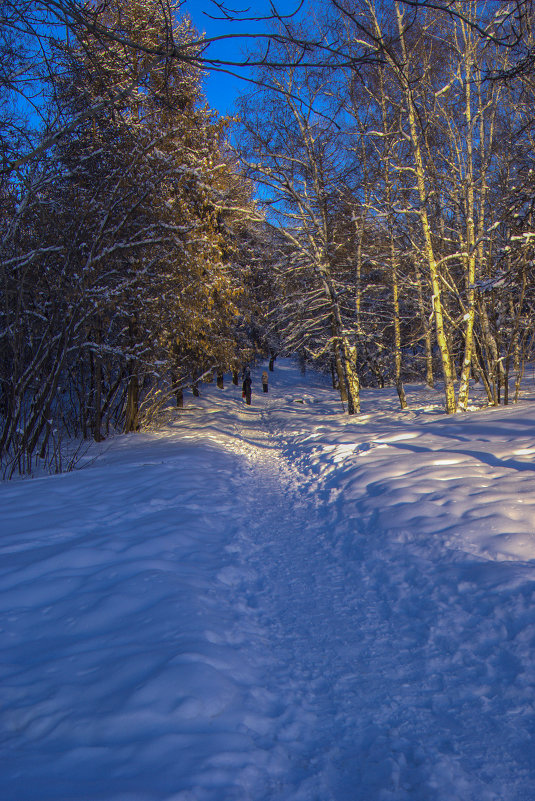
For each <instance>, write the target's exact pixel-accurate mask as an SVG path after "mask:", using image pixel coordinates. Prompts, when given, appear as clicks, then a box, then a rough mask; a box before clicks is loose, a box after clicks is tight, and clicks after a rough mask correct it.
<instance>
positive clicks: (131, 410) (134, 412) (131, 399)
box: [124, 365, 139, 434]
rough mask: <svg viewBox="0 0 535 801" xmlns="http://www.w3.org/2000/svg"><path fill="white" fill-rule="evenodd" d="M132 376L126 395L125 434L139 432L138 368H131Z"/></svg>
mask: <svg viewBox="0 0 535 801" xmlns="http://www.w3.org/2000/svg"><path fill="white" fill-rule="evenodd" d="M130 370H131V374H130V379H129V381H128V389H127V393H126V412H125V421H124V432H125V434H128V433H130V432H132V431H139V377H138V374H137V370H136V368H135V367H134V366H133V365H131V366H130Z"/></svg>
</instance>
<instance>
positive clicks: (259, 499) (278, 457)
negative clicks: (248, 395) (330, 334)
mask: <svg viewBox="0 0 535 801" xmlns="http://www.w3.org/2000/svg"><path fill="white" fill-rule="evenodd" d="M263 369H265V366H264V365H259V366H258V368H256V369H255V370H254V371H253V405H252V406H250V407H248V406H245V405H243V404H242V400H241V387H239V388H238V387H235V386H233V385H232V384H229V385H227V386H226V387H225V389H224V390H219V389H217V388H216V387H215V385H211V386H206V387H204V386H203V397H202V398H201V399H194V400H192V402H191V403H190V405H189V406H187V408H186V409H184V410H183V411H182V412H180V413H176V415H175V416H174V418H173V419H172V420H170V422H169V424H168V425H167V426H166V427H165V428H164V429H163V430H161V431H158V432H155V433H146V434H140V435H129V436H124V437H117V438H116V439H114V440H113V441H111V443H110V442H108V443H106V444H105V448H104V450H103V453H102V454H101V456H100V458H98V459H96V460H95V459H94V455H95V454H94V453H88V454H87V456H86V459H87V464H86V466H85V468H84V469H81V470H78V471H76V472H72V473H69V474H65V475H61V476H55V477H48V478H38V479H34V480H31V481H18V482H9V483H5V484H3V485H2V486H1V487H0V503H1V509H2V513H1V515H2V534H1V537H0V554H1V557H2V561H1V567H0V628H1V638H2V640H1V641H2V651H1V657H2V658H1V663H0V704H1V706H0V709H1V712H0V724H1V728H0V731H1V735H0V736H1V738H2V748H1V750H0V798H1V799H2V801H47V799H54V801H99V800H101V799H102V800H103V801H104V800H105V801H163V800H164V799H165V801H246V800H247V799H251V801H268V800H269V801H360V800H361V799H362V801H408V800H409V799H410V801H530V800H531V799H533V798H534V797H535V740H534V733H535V705H534V702H535V686H534V685H535V659H534V648H535V472H534V471H535V461H534V458H533V457H534V454H535V438H534V422H535V405H533V401H532V400H531V401H530V398H529V393H528V394H527V395H526V397H525V399H524V400H522V402H521V403H519V404H517V405H511V406H508V407H501V408H499V409H483V410H479V411H472V412H469V413H467V414H465V415H463V416H455V417H446V416H445V415H444V414H443V413H442V399H441V396H440V393H439V392H438V391H432V390H427V389H425V390H424V389H422V388H421V387H417V386H408V387H406V391H407V395H408V399H409V403H410V409H409V410H408V411H406V412H400V411H399V409H398V408H397V402H396V398H395V391H393V390H390V389H385V390H364V392H363V398H362V407H363V413H362V415H360V416H358V417H353V418H351V417H348V416H347V415H344V414H343V413H342V410H341V406H340V402H339V400H338V401H337V399H336V396H335V394H334V393H333V391H332V390H331V389H330V388H329V385H328V382H327V381H326V380H325V379H324V378H323V377H321V376H318V375H316V374H314V373H307V374H306V375H305V376H303V375H301V373H300V372H299V371H298V370H297V369H296V368H294V366H293V365H292V363H291V362H289V361H284V360H277V362H276V363H275V372H273V373H270V374H269V375H270V389H269V393H268V394H267V395H265V394H263V393H259V392H258V390H259V388H260V374H261V372H262V370H263ZM528 389H531V391H533V379H530V381H528ZM532 394H533V392H532Z"/></svg>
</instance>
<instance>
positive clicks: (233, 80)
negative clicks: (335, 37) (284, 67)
mask: <svg viewBox="0 0 535 801" xmlns="http://www.w3.org/2000/svg"><path fill="white" fill-rule="evenodd" d="M227 5H228V6H229V7H232V8H234V9H236V10H239V11H243V13H242V14H236V16H239V17H242V18H246V17H260V16H262V15H266V14H269V13H270V6H269V2H268V0H249V2H248V0H243V1H242V2H237V1H236V0H232V2H229V3H228V4H227ZM275 5H276V7H277V10H278V11H280V12H281V13H284V14H288V13H291V12H292V11H294V10H295V9H297V8H298V6H299V0H276V2H275ZM182 10H183V11H186V12H187V13H188V14H189V15H190V17H191V19H192V21H193V23H194V25H195V26H196V27H197V29H198V30H199V31H201V32H205V33H206V35H207V37H212V36H225V35H228V34H236V33H239V34H251V33H265V32H266V30H267V27H268V25H269V23H266V22H262V21H259V22H254V21H251V20H247V19H243V21H233V22H226V21H224V20H214V19H210V18H209V17H208V16H207V14H212V15H214V16H217V15H218V14H219V13H220V12H219V11H218V9H217V7H216V6H215V5H214V4H213V3H212V2H211V0H187V1H186V3H185V4H184V6H183V7H182ZM247 44H249V45H250V40H249V41H248V40H247V39H245V38H244V39H243V40H238V39H234V40H231V41H227V42H219V43H217V44H214V45H213V46H212V47H213V51H212V55H213V56H217V57H218V58H219V57H220V58H223V59H229V60H238V59H239V58H240V57H241V54H242V52H243V50H244V48H245V47H246V46H247ZM236 72H238V70H236ZM247 89H248V85H247V83H246V82H245V81H242V80H240V79H239V78H237V77H234V76H232V75H228V74H226V73H221V72H219V73H217V72H213V73H211V74H210V75H209V76H208V78H207V80H206V83H205V92H206V97H207V100H208V103H209V105H210V106H211V107H212V108H215V109H217V110H218V111H219V112H221V113H222V114H231V113H232V112H233V110H234V103H235V100H236V98H237V97H238V96H239V95H240V94H242V93H243V92H246V91H247Z"/></svg>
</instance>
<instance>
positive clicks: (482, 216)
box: [0, 0, 535, 478]
mask: <svg viewBox="0 0 535 801" xmlns="http://www.w3.org/2000/svg"><path fill="white" fill-rule="evenodd" d="M296 5H298V4H296ZM298 11H299V13H298V14H295V15H292V14H289V15H283V14H282V12H278V11H277V9H276V7H273V9H272V13H271V14H270V20H269V21H266V24H268V25H269V26H270V27H269V34H268V35H265V36H264V37H258V38H257V39H255V38H254V37H253V38H252V41H249V40H248V47H249V51H248V52H247V54H246V55H242V51H241V50H240V51H238V49H237V51H236V52H237V56H236V60H235V61H234V62H225V61H222V60H221V59H218V58H217V51H216V49H214V48H216V47H217V42H215V41H211V40H210V39H207V38H206V37H203V35H202V33H200V32H199V30H197V28H196V27H195V26H194V24H193V22H192V18H191V17H192V13H193V8H190V7H189V6H188V3H187V2H181V0H178V1H177V0H104V2H100V3H99V2H95V1H93V0H90V1H89V2H84V0H55V2H54V3H51V2H22V1H21V0H8V2H3V3H2V25H1V28H0V51H1V55H2V59H1V64H2V66H1V72H0V165H1V166H0V203H1V207H2V215H1V219H0V226H1V235H0V242H1V244H0V287H1V289H0V293H1V294H0V473H1V474H2V477H4V478H11V477H12V476H14V475H16V474H26V473H28V474H32V472H33V471H34V469H35V466H36V465H37V464H39V465H41V466H42V467H44V468H45V469H47V470H50V471H61V470H66V469H69V467H70V466H72V465H73V464H74V462H75V460H76V450H74V451H73V449H72V442H84V441H92V440H95V441H97V442H98V441H101V440H103V439H105V438H106V437H107V436H109V435H110V434H112V433H115V432H117V431H124V432H133V431H137V430H139V429H141V428H144V427H147V426H151V425H154V424H156V423H157V421H158V419H159V418H160V416H161V415H162V414H163V413H164V412H165V410H166V409H167V408H168V407H169V405H170V404H173V405H174V406H179V407H180V406H182V404H183V402H184V393H185V392H186V391H192V392H193V393H194V394H196V393H198V392H200V391H202V384H203V382H206V381H217V382H218V384H219V385H220V386H221V385H222V382H223V381H224V380H225V374H228V375H231V376H232V380H234V381H235V382H237V381H238V377H239V374H240V371H241V370H242V368H243V367H244V366H246V365H248V364H251V363H252V362H254V360H255V358H257V357H260V356H263V357H265V356H271V358H272V359H274V358H275V357H276V356H277V355H279V354H281V355H295V356H298V357H299V359H300V360H301V362H302V364H303V365H305V364H308V363H311V364H314V365H316V366H317V367H318V368H319V369H321V370H323V371H325V372H327V373H328V374H329V373H330V374H331V375H332V382H333V387H334V388H335V389H336V390H337V391H338V392H339V393H340V398H341V401H342V402H343V404H344V408H345V410H346V411H347V413H348V414H358V413H359V410H360V392H361V387H362V388H363V389H365V388H366V387H384V386H386V385H391V386H395V387H396V389H397V394H398V396H399V403H400V407H401V409H404V408H405V407H406V405H407V401H406V397H405V391H404V382H407V381H409V380H410V381H421V382H426V383H427V384H428V385H429V386H433V384H434V383H436V384H440V386H443V388H444V410H445V412H446V413H447V414H455V413H460V412H463V411H464V410H466V409H467V408H468V407H469V403H470V387H471V385H473V382H478V383H479V384H480V386H483V387H484V391H485V393H486V397H487V399H488V403H489V405H490V406H497V405H499V404H507V403H510V402H514V401H515V400H516V399H517V397H518V393H519V391H520V386H521V382H522V378H523V374H524V368H525V365H526V363H527V361H528V360H529V359H530V358H531V357H532V354H533V334H534V332H533V328H532V325H531V320H532V317H533V304H534V302H535V295H534V281H533V264H534V262H533V253H534V251H533V247H534V243H533V239H534V237H535V228H534V226H533V183H534V173H533V169H534V165H533V160H534V153H535V149H534V142H533V137H534V135H535V119H534V100H535V84H534V78H535V71H534V59H535V13H534V12H535V9H534V8H533V7H532V3H531V0H516V1H515V2H483V1H482V0H429V1H428V0H323V2H318V3H314V2H312V1H311V2H308V3H306V4H303V3H302V4H301V5H300V6H299V8H298ZM213 12H214V14H219V15H221V16H222V17H225V18H227V19H228V18H229V17H231V16H232V15H233V14H236V15H237V16H239V14H241V17H242V19H243V18H245V19H247V18H251V20H252V21H251V26H252V27H251V30H254V8H253V9H252V10H251V9H250V10H249V12H246V11H244V12H234V11H231V10H230V8H227V7H226V6H225V5H224V4H222V3H219V2H214V3H213ZM305 12H306V13H305ZM248 14H249V15H250V16H249V17H247V15H248ZM237 48H238V45H237ZM242 68H247V69H248V75H250V76H251V75H252V77H250V78H249V80H248V81H247V82H244V90H243V92H244V93H243V96H242V97H241V99H240V101H239V108H238V109H237V110H236V115H235V116H233V117H232V118H224V117H221V116H220V115H219V114H218V113H217V112H216V111H215V110H213V109H210V108H209V107H208V105H207V102H206V100H205V98H204V95H203V80H204V76H205V75H206V73H207V71H208V70H210V69H218V70H223V71H225V70H227V71H232V72H239V71H240V69H242Z"/></svg>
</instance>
